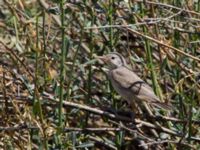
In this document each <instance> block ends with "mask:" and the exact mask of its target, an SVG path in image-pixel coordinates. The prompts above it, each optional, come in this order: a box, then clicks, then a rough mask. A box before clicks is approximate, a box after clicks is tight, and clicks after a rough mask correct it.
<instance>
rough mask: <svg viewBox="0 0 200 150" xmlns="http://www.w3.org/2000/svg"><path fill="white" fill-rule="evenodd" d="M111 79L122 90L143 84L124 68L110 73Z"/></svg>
mask: <svg viewBox="0 0 200 150" xmlns="http://www.w3.org/2000/svg"><path fill="white" fill-rule="evenodd" d="M111 75H112V77H113V79H114V80H115V81H116V82H117V83H118V84H119V85H121V86H122V87H123V88H131V86H132V85H133V84H134V83H136V82H143V80H142V79H141V78H140V77H138V76H137V75H136V74H135V73H134V72H132V71H131V70H129V69H128V68H126V67H119V68H117V69H114V70H112V71H111Z"/></svg>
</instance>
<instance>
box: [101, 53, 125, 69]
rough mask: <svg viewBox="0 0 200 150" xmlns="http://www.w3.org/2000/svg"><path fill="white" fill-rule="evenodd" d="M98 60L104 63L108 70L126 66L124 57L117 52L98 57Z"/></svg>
mask: <svg viewBox="0 0 200 150" xmlns="http://www.w3.org/2000/svg"><path fill="white" fill-rule="evenodd" d="M99 59H100V60H102V61H103V62H104V63H106V64H107V65H108V67H109V69H116V68H118V67H121V66H126V61H125V59H124V57H123V56H122V55H121V54H119V53H117V52H112V53H109V54H107V55H104V56H100V57H99Z"/></svg>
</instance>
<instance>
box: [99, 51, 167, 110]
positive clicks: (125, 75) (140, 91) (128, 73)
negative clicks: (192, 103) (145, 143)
mask: <svg viewBox="0 0 200 150" xmlns="http://www.w3.org/2000/svg"><path fill="white" fill-rule="evenodd" d="M99 59H100V60H102V61H103V62H104V63H106V64H107V65H108V69H109V72H108V78H109V79H110V80H111V83H112V86H113V87H114V89H115V90H116V91H117V93H118V94H120V95H121V96H122V97H123V98H124V99H125V100H127V101H128V102H129V103H132V102H133V100H136V101H137V102H140V101H145V102H147V103H149V104H150V105H154V106H157V107H159V108H164V109H167V110H169V109H171V106H170V105H168V104H166V103H163V102H160V101H159V98H158V97H157V96H156V95H155V94H154V91H153V90H152V88H151V87H150V86H149V85H148V84H147V83H146V82H144V81H143V80H142V79H141V78H140V77H138V76H137V75H136V74H135V73H134V72H133V71H132V70H130V69H129V68H128V67H127V63H126V60H125V59H124V57H123V56H122V55H120V54H119V53H117V52H112V53H109V54H107V55H105V56H100V57H99Z"/></svg>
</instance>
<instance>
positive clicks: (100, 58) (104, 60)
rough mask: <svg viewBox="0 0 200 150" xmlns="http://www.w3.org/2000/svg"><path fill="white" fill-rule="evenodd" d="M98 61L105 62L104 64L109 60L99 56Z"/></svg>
mask: <svg viewBox="0 0 200 150" xmlns="http://www.w3.org/2000/svg"><path fill="white" fill-rule="evenodd" d="M98 59H99V60H101V61H103V62H104V63H107V62H108V60H109V58H108V57H107V56H98Z"/></svg>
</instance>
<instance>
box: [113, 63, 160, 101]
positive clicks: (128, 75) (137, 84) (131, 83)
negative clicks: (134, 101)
mask: <svg viewBox="0 0 200 150" xmlns="http://www.w3.org/2000/svg"><path fill="white" fill-rule="evenodd" d="M111 75H112V77H113V80H115V82H117V83H118V84H119V85H120V86H121V87H122V88H125V89H130V90H132V92H133V94H134V95H135V96H136V97H138V98H139V99H143V100H148V101H152V102H156V101H159V99H158V97H157V96H156V95H155V94H154V92H153V90H152V88H151V87H150V86H149V85H148V84H147V83H145V82H144V81H143V80H142V79H141V78H140V77H138V76H137V75H136V74H135V73H134V72H133V71H131V70H129V69H128V68H126V67H120V68H117V69H115V70H113V71H112V74H111Z"/></svg>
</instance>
